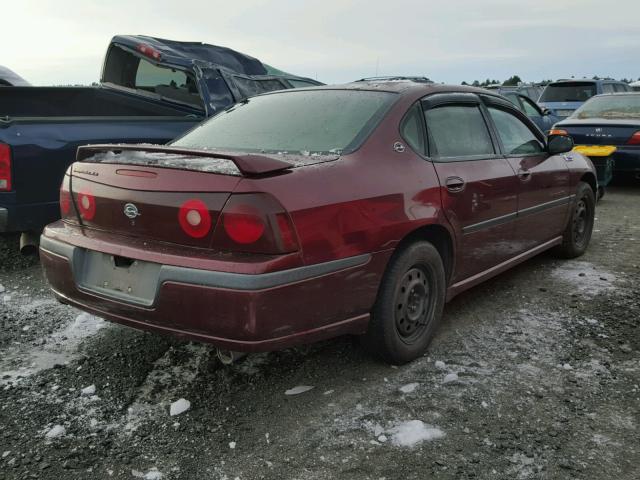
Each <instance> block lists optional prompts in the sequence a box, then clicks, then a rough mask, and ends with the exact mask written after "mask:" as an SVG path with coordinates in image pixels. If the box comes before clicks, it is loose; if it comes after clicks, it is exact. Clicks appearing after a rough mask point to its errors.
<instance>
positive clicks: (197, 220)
mask: <svg viewBox="0 0 640 480" xmlns="http://www.w3.org/2000/svg"><path fill="white" fill-rule="evenodd" d="M178 222H180V227H181V228H182V231H183V232H184V233H186V234H187V235H189V236H190V237H192V238H203V237H206V236H207V234H208V233H209V231H210V230H211V214H210V213H209V209H208V208H207V205H206V204H205V203H204V202H203V201H202V200H198V199H196V198H193V199H191V200H187V201H186V202H184V203H183V204H182V205H181V206H180V210H178Z"/></svg>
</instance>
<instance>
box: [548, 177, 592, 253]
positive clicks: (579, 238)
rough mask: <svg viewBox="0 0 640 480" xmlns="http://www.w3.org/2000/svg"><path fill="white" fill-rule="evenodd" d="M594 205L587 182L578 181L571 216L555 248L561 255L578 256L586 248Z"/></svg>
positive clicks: (589, 237)
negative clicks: (560, 242) (560, 240)
mask: <svg viewBox="0 0 640 480" xmlns="http://www.w3.org/2000/svg"><path fill="white" fill-rule="evenodd" d="M595 205H596V201H595V195H594V193H593V190H592V189H591V187H590V186H589V184H587V183H584V182H580V183H579V184H578V189H577V192H576V197H575V200H574V202H573V205H572V210H571V217H570V218H569V223H568V224H567V227H566V228H565V231H564V233H563V236H562V245H560V246H559V247H558V248H557V250H556V253H558V254H559V255H560V256H561V257H564V258H575V257H579V256H580V255H582V254H583V253H584V252H585V251H586V250H587V247H588V246H589V241H590V240H591V233H592V231H593V222H594V219H595V214H596V208H595Z"/></svg>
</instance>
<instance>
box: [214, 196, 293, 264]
mask: <svg viewBox="0 0 640 480" xmlns="http://www.w3.org/2000/svg"><path fill="white" fill-rule="evenodd" d="M213 247H214V248H218V249H220V250H225V251H233V252H246V253H262V254H267V255H276V254H283V253H291V252H295V251H297V250H298V249H299V245H298V239H297V235H296V232H295V228H294V226H293V222H292V221H291V217H290V216H289V214H288V213H287V212H286V211H285V209H284V208H283V207H282V205H280V203H279V202H278V201H277V200H276V199H275V198H273V197H272V196H271V195H268V194H265V193H246V194H235V195H231V197H229V200H228V201H227V203H226V205H225V206H224V208H223V210H222V213H221V214H220V220H219V221H218V224H217V226H216V229H215V231H214V234H213Z"/></svg>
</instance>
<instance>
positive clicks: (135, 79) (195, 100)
mask: <svg viewBox="0 0 640 480" xmlns="http://www.w3.org/2000/svg"><path fill="white" fill-rule="evenodd" d="M102 80H103V81H104V82H108V83H113V84H115V85H121V86H123V87H127V88H133V89H136V90H139V91H145V92H148V93H153V94H156V95H159V96H161V97H164V98H167V99H169V100H172V101H175V102H179V103H184V104H187V105H191V106H197V107H202V99H201V98H200V93H199V92H198V86H197V84H196V81H195V79H194V77H193V75H192V74H191V73H190V72H187V71H184V70H179V69H176V68H171V67H168V66H162V65H159V64H155V63H152V62H150V61H149V60H146V59H144V58H141V57H140V56H138V55H134V54H133V53H131V52H129V51H127V50H124V49H122V48H120V47H118V46H112V47H111V48H110V49H109V52H108V53H107V60H106V63H105V67H104V72H103V79H102Z"/></svg>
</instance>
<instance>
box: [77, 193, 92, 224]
mask: <svg viewBox="0 0 640 480" xmlns="http://www.w3.org/2000/svg"><path fill="white" fill-rule="evenodd" d="M77 205H78V210H80V216H81V217H82V219H83V220H93V217H95V216H96V197H94V196H93V194H92V193H91V192H90V191H88V190H82V191H80V192H78V198H77Z"/></svg>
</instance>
